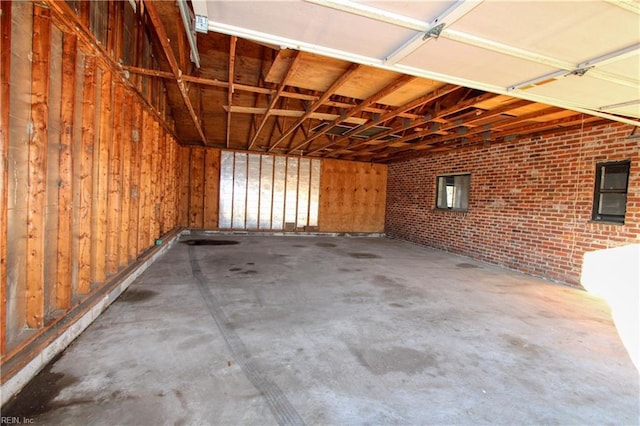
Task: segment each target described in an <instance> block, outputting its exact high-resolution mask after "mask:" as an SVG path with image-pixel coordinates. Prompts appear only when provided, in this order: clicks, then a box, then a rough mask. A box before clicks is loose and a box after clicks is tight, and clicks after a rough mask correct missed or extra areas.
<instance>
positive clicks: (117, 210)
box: [105, 84, 124, 276]
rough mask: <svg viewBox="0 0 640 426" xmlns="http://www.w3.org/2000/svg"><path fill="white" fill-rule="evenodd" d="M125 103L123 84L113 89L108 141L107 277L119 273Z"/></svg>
mask: <svg viewBox="0 0 640 426" xmlns="http://www.w3.org/2000/svg"><path fill="white" fill-rule="evenodd" d="M123 103H124V93H123V87H122V85H121V84H116V85H115V87H113V105H115V106H116V107H115V108H113V110H112V116H113V117H112V123H113V124H112V129H113V130H112V135H110V136H109V139H108V140H107V143H108V147H109V162H108V172H107V173H108V175H107V203H108V210H107V212H106V215H107V230H106V236H107V246H106V265H105V267H106V274H107V276H109V275H112V274H115V273H116V272H118V263H119V252H118V250H119V246H120V237H119V232H120V229H121V226H120V225H121V224H120V220H121V218H122V216H121V215H122V210H121V207H122V205H121V204H122V203H121V192H122V126H123V124H122V121H123V114H122V112H123V111H122V104H123Z"/></svg>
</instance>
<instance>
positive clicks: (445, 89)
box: [308, 84, 460, 155]
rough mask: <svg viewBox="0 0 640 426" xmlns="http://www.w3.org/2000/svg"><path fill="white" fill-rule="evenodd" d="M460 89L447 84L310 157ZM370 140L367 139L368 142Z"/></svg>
mask: <svg viewBox="0 0 640 426" xmlns="http://www.w3.org/2000/svg"><path fill="white" fill-rule="evenodd" d="M458 89H460V86H457V85H453V84H447V85H445V86H442V87H439V88H437V89H436V90H434V91H433V92H431V93H428V94H426V95H423V96H420V97H419V98H417V99H414V100H412V101H411V102H407V103H406V104H404V105H402V106H400V107H398V108H394V109H392V110H391V111H388V112H387V113H386V114H383V115H381V116H380V117H378V118H377V119H373V120H371V121H369V122H368V123H366V124H364V125H362V126H360V127H356V128H354V129H353V130H349V131H348V132H347V133H345V134H344V135H343V136H341V137H340V138H338V139H336V140H335V141H334V142H332V143H331V144H328V145H324V146H322V147H318V148H315V149H314V150H313V151H310V152H309V153H308V155H312V154H315V153H316V152H319V151H321V150H323V149H326V148H329V147H331V146H332V145H338V144H340V143H342V142H345V141H347V140H348V139H349V138H350V137H351V136H352V135H353V134H354V133H359V132H362V131H365V130H368V129H371V128H372V127H375V126H377V125H379V124H382V123H385V122H387V121H389V120H392V119H394V118H396V117H398V116H400V115H401V114H403V113H405V112H407V111H411V110H412V109H415V108H417V107H420V106H422V105H425V104H427V103H429V102H432V101H434V100H436V99H438V98H440V97H442V96H446V95H448V94H449V93H451V92H454V91H456V90H458ZM368 140H369V139H367V141H368ZM364 143H366V141H361V142H358V143H357V144H355V145H356V146H360V145H361V144H364ZM340 151H341V150H337V151H334V152H333V153H332V154H335V153H337V152H340Z"/></svg>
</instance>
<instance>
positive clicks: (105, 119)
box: [91, 70, 113, 283]
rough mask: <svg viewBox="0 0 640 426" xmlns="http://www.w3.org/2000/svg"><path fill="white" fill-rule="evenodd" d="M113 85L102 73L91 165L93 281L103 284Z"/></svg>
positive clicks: (107, 75)
mask: <svg viewBox="0 0 640 426" xmlns="http://www.w3.org/2000/svg"><path fill="white" fill-rule="evenodd" d="M112 89H113V82H112V78H111V71H109V70H102V80H101V82H100V102H99V105H100V118H99V126H100V127H99V132H98V134H99V138H98V147H97V148H98V149H97V152H96V153H97V155H96V156H95V157H94V158H96V163H95V164H94V176H95V177H96V181H95V182H94V197H93V199H94V206H95V214H94V217H93V222H94V232H93V239H92V242H93V244H92V246H93V247H92V250H91V251H92V253H91V266H92V268H91V272H92V281H94V282H98V283H103V282H105V281H106V279H107V264H106V260H107V221H108V215H109V205H108V204H109V198H108V195H109V193H108V191H109V148H110V141H111V137H112V129H113V114H112V102H113V99H112V92H113V91H112Z"/></svg>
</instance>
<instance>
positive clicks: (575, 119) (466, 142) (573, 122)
mask: <svg viewBox="0 0 640 426" xmlns="http://www.w3.org/2000/svg"><path fill="white" fill-rule="evenodd" d="M608 122H610V121H609V120H605V119H602V118H600V117H596V116H585V115H583V114H577V115H573V116H570V117H565V118H562V119H557V120H553V121H552V122H548V123H547V125H546V126H544V128H541V127H540V126H531V125H527V126H522V127H520V128H519V129H518V131H517V132H516V133H510V134H509V135H503V136H498V137H493V138H491V139H487V138H486V137H484V136H483V135H476V137H475V138H472V139H468V138H464V137H460V139H461V141H460V142H459V143H455V141H453V144H451V145H449V146H447V147H441V146H436V145H431V146H426V147H424V148H423V149H420V150H415V151H411V152H407V153H405V154H401V155H394V156H393V157H390V158H386V159H382V160H379V161H380V162H384V163H397V162H401V161H407V160H412V159H415V158H420V157H424V156H426V155H429V154H431V153H434V152H437V151H444V150H446V151H449V152H450V151H460V150H464V149H474V148H476V147H477V146H478V145H485V144H490V145H495V144H500V143H506V142H514V141H515V140H517V139H518V138H521V137H536V136H544V135H546V134H553V133H557V132H559V131H576V130H580V129H582V128H584V127H585V126H587V125H588V126H597V125H601V124H606V123H608ZM563 124H566V126H562V125H563Z"/></svg>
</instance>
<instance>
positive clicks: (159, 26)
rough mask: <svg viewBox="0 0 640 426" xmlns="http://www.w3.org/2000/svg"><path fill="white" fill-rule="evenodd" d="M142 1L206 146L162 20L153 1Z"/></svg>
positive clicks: (190, 114)
mask: <svg viewBox="0 0 640 426" xmlns="http://www.w3.org/2000/svg"><path fill="white" fill-rule="evenodd" d="M142 1H143V3H144V7H145V9H146V11H147V14H148V16H149V19H150V20H151V23H152V26H153V28H154V30H155V32H156V35H157V36H158V40H159V42H160V45H161V47H162V51H163V52H164V55H165V57H166V59H167V62H168V63H169V67H170V68H171V72H172V73H173V75H174V78H175V81H176V84H177V85H178V89H179V90H180V95H181V96H182V100H183V102H184V105H185V107H186V108H187V110H188V111H189V116H190V117H191V120H192V121H193V124H194V126H195V127H196V130H197V131H198V135H199V136H200V138H201V139H202V142H203V143H204V144H205V145H207V138H206V136H205V135H204V131H203V130H202V125H201V123H200V120H199V118H198V115H197V114H196V111H195V109H194V108H193V105H192V104H191V99H190V98H189V93H188V91H187V88H186V87H185V84H184V80H183V79H182V70H181V69H180V66H179V65H178V62H177V60H176V57H175V55H174V53H173V49H172V48H171V44H170V43H169V38H168V37H167V33H166V31H165V29H164V25H163V23H162V20H161V19H160V15H159V14H158V11H157V10H156V7H155V5H154V4H153V1H150V0H142Z"/></svg>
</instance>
